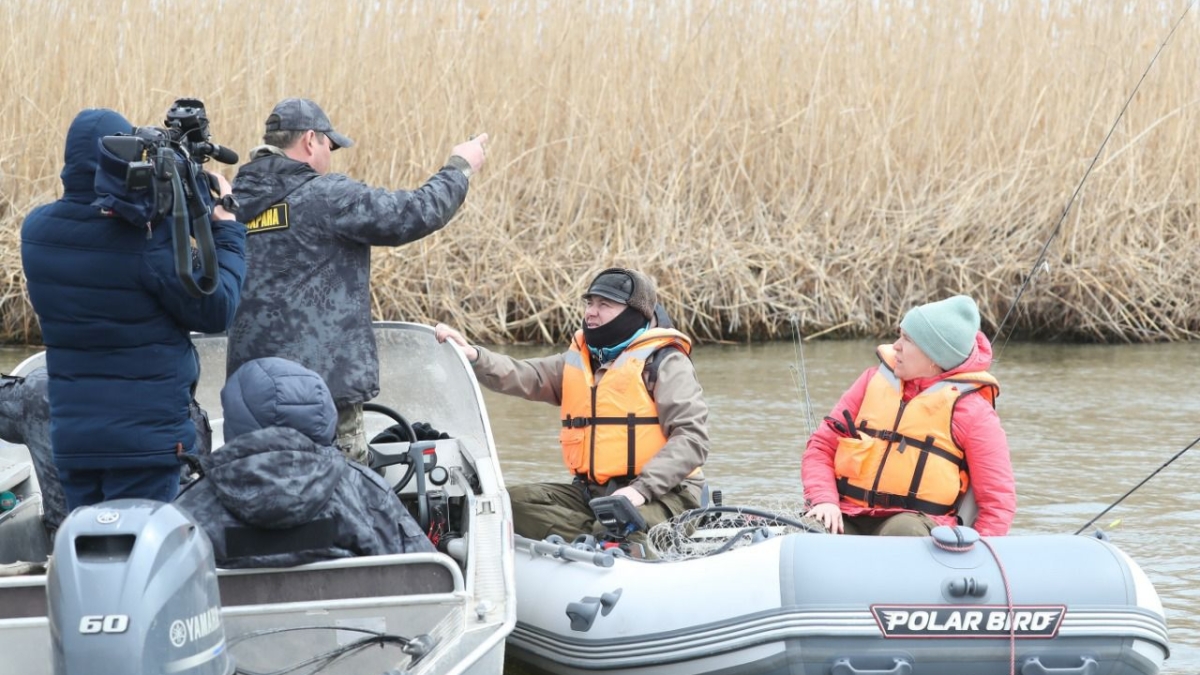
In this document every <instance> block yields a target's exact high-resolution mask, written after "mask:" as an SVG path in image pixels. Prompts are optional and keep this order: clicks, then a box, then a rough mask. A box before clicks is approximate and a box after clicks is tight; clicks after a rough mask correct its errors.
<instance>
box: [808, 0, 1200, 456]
mask: <svg viewBox="0 0 1200 675" xmlns="http://www.w3.org/2000/svg"><path fill="white" fill-rule="evenodd" d="M1193 1H1194V0H1193ZM790 321H791V323H792V340H793V341H794V343H795V345H796V365H795V366H793V368H792V370H793V372H792V379H793V380H795V379H796V371H799V374H800V377H799V380H798V381H797V382H796V387H797V388H798V389H799V390H800V393H801V394H803V395H804V413H805V416H804V421H805V422H807V423H808V435H809V436H812V435H813V434H814V433H815V432H816V430H817V421H816V418H814V417H813V411H812V399H810V398H809V397H808V369H807V368H806V367H805V365H804V336H803V335H802V334H801V333H800V318H799V317H797V316H795V315H793V316H792V317H791V319H790Z"/></svg>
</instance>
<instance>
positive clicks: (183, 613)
mask: <svg viewBox="0 0 1200 675" xmlns="http://www.w3.org/2000/svg"><path fill="white" fill-rule="evenodd" d="M46 594H47V596H48V598H47V599H48V601H49V605H50V606H49V617H50V633H51V640H52V644H53V653H54V672H55V675H160V674H162V673H172V674H174V675H230V674H231V673H232V672H233V669H234V666H233V661H232V659H231V658H230V656H229V653H228V651H227V650H226V648H225V629H224V626H223V625H222V624H221V602H220V599H221V598H220V593H219V591H218V588H217V572H216V564H215V562H214V560H213V553H212V546H211V544H209V542H208V538H207V537H206V536H205V535H204V531H203V530H202V529H201V528H200V527H199V526H197V525H196V523H195V522H193V521H192V520H191V519H190V518H188V517H187V516H186V515H184V513H183V512H182V511H180V510H179V509H177V508H175V507H174V506H172V505H170V504H164V503H162V502H156V501H150V500H146V499H118V500H114V501H110V502H104V503H101V504H97V505H95V506H86V507H83V508H79V509H76V510H75V511H74V512H73V513H72V514H71V515H70V516H69V517H68V518H67V519H66V520H65V521H63V524H62V526H61V527H60V528H59V530H58V536H57V537H55V540H54V557H53V558H52V559H51V563H50V568H49V570H48V572H47V575H46Z"/></svg>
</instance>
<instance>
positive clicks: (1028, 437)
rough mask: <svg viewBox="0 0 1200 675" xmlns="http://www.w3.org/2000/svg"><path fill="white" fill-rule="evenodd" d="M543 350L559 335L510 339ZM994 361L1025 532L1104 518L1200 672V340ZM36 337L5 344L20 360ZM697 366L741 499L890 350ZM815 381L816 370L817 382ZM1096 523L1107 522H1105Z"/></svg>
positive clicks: (1184, 662)
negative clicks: (531, 341) (544, 342)
mask: <svg viewBox="0 0 1200 675" xmlns="http://www.w3.org/2000/svg"><path fill="white" fill-rule="evenodd" d="M506 351H508V353H511V354H515V355H519V356H535V355H542V354H546V353H549V351H550V350H547V349H529V348H526V349H510V350H506ZM1000 351H1001V353H1000V358H999V361H998V363H997V364H996V366H995V367H994V368H993V373H994V374H995V375H996V376H997V377H998V378H999V380H1000V383H1001V395H1000V399H999V401H998V408H999V411H1000V415H1001V418H1002V420H1003V422H1004V428H1005V430H1006V431H1007V433H1008V437H1009V443H1010V446H1011V449H1012V454H1013V465H1014V468H1015V470H1016V475H1017V491H1018V496H1019V499H1020V504H1019V507H1018V513H1017V519H1016V523H1015V525H1014V529H1013V532H1014V534H1033V533H1069V532H1075V531H1076V530H1078V529H1080V528H1081V527H1083V526H1084V524H1085V523H1087V522H1088V521H1089V520H1091V519H1092V518H1093V517H1094V516H1096V515H1097V514H1099V513H1100V512H1101V511H1103V510H1104V509H1105V508H1106V507H1108V506H1109V505H1110V504H1112V503H1113V502H1115V501H1116V500H1117V499H1118V498H1119V497H1121V495H1123V494H1125V493H1126V492H1127V491H1128V490H1130V489H1131V488H1133V487H1134V486H1135V485H1137V484H1138V482H1140V481H1142V480H1143V479H1145V478H1147V477H1148V476H1150V475H1151V474H1152V473H1154V472H1155V471H1157V470H1159V469H1160V468H1161V471H1159V472H1158V473H1157V475H1155V476H1154V477H1153V478H1151V479H1150V480H1149V482H1147V483H1146V484H1145V485H1143V486H1142V487H1140V488H1139V489H1137V490H1136V491H1134V492H1133V494H1132V495H1130V496H1129V497H1128V498H1126V499H1125V500H1124V501H1123V502H1122V503H1121V504H1120V505H1118V506H1117V507H1116V508H1114V509H1113V510H1111V511H1110V512H1109V513H1108V514H1106V515H1105V516H1104V517H1103V518H1101V519H1100V520H1098V521H1097V523H1096V526H1099V527H1102V528H1103V529H1105V530H1106V531H1107V532H1108V533H1109V534H1110V536H1111V537H1112V540H1113V542H1114V543H1116V544H1117V545H1118V546H1120V547H1121V548H1122V549H1124V550H1125V551H1126V552H1127V553H1129V555H1130V556H1131V557H1132V558H1133V559H1134V560H1136V561H1137V562H1138V563H1139V564H1140V565H1141V566H1142V567H1143V568H1144V569H1145V570H1146V572H1147V573H1148V575H1149V576H1150V579H1151V580H1152V581H1153V582H1154V584H1155V586H1156V588H1157V589H1158V592H1159V594H1160V596H1161V597H1162V600H1163V604H1164V605H1165V607H1166V610H1167V620H1168V624H1169V626H1170V634H1171V639H1172V643H1173V645H1172V646H1173V649H1172V655H1171V658H1170V660H1168V661H1167V664H1166V666H1165V668H1164V669H1163V671H1162V672H1163V673H1168V674H1171V675H1194V674H1195V673H1200V610H1198V609H1197V608H1198V607H1200V538H1198V537H1197V535H1196V533H1195V531H1194V530H1193V526H1195V525H1196V524H1197V522H1198V521H1200V491H1198V490H1197V488H1196V487H1195V484H1194V483H1192V476H1193V475H1194V474H1195V473H1196V471H1197V467H1200V448H1196V449H1193V450H1190V451H1188V452H1184V453H1183V454H1182V455H1181V456H1179V457H1178V459H1175V461H1174V462H1172V463H1171V464H1170V465H1169V466H1166V467H1165V468H1162V467H1163V465H1164V464H1166V463H1167V462H1168V461H1169V460H1171V459H1172V457H1175V456H1176V455H1177V454H1178V453H1180V452H1181V451H1182V450H1183V449H1184V448H1186V447H1187V446H1188V445H1189V444H1191V443H1192V442H1193V441H1195V440H1197V437H1200V395H1197V393H1196V388H1195V385H1194V381H1193V378H1194V376H1195V374H1196V372H1197V359H1196V354H1197V347H1196V346H1195V345H1189V344H1171V345H1116V346H1091V345H1087V346H1080V345H1041V344H1037V345H1033V344H1015V343H1014V344H1010V345H1008V346H1007V347H1004V348H1003V349H1001V350H1000ZM26 354H28V350H22V349H0V365H3V369H4V370H5V371H6V372H7V370H8V369H9V368H11V366H12V364H15V363H16V362H17V361H19V360H20V359H21V358H23V356H24V355H26ZM694 356H695V362H696V367H697V370H698V372H699V375H700V381H701V383H702V384H703V386H704V390H705V394H706V398H707V400H708V403H709V406H710V408H711V415H710V423H711V429H710V432H711V436H712V441H713V446H712V451H711V454H710V456H709V463H708V466H707V468H706V474H707V476H708V477H709V479H710V481H711V482H713V483H714V485H715V486H716V487H719V488H720V489H721V490H722V491H723V492H724V494H725V497H726V501H727V502H730V503H732V502H736V501H739V500H741V501H752V500H754V499H755V498H760V497H763V496H775V495H799V494H800V490H801V487H800V453H801V449H802V447H803V441H804V439H805V438H806V437H807V435H808V431H809V429H808V422H807V419H808V415H807V414H806V411H807V406H806V401H808V400H811V403H812V408H813V413H812V417H813V418H814V419H816V420H820V419H821V417H823V416H824V415H825V414H827V412H828V410H829V408H830V407H832V406H833V404H834V403H835V402H836V401H837V398H838V397H839V396H840V395H841V393H842V391H843V389H845V388H846V387H848V386H849V385H850V383H851V382H852V381H853V380H854V378H855V377H857V376H858V374H859V373H861V372H862V370H863V369H864V368H866V367H868V366H870V365H872V364H873V363H874V343H870V342H860V341H849V342H832V341H827V342H819V341H818V342H813V343H809V344H806V345H805V347H804V354H803V356H804V359H803V362H802V363H803V367H801V359H800V358H799V354H798V351H797V349H796V346H795V345H794V344H792V343H776V344H767V345H753V346H708V345H705V346H701V347H699V348H698V349H697V350H696V352H695V354H694ZM801 381H806V382H807V394H806V393H805V392H804V389H805V388H804V387H801V386H800V382H801ZM485 399H486V402H487V405H488V408H489V411H490V414H491V418H492V427H493V431H494V433H495V436H496V441H497V444H498V445H499V448H500V457H501V464H502V466H503V470H504V476H505V480H506V481H507V482H508V483H510V484H515V483H520V482H527V481H535V480H562V479H563V478H564V470H563V468H562V464H561V460H560V458H559V452H558V448H557V439H558V436H557V433H558V432H557V426H558V418H557V411H556V409H555V408H553V407H552V406H548V405H544V404H537V403H529V402H526V401H522V400H519V399H513V398H509V397H504V396H500V395H496V394H492V393H491V392H488V393H487V394H486V395H485ZM1094 527H1095V526H1094Z"/></svg>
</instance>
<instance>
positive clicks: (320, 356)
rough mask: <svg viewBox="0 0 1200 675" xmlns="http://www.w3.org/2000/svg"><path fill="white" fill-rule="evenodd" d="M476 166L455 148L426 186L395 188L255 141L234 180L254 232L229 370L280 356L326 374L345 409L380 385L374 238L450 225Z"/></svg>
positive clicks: (392, 239)
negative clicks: (327, 169) (321, 167)
mask: <svg viewBox="0 0 1200 675" xmlns="http://www.w3.org/2000/svg"><path fill="white" fill-rule="evenodd" d="M467 168H468V165H467V163H466V161H465V160H462V159H461V158H458V157H451V161H450V163H449V164H447V166H445V167H443V168H442V169H441V170H440V171H439V172H438V173H436V174H434V176H433V177H431V178H430V179H429V180H428V181H427V182H426V183H425V185H423V186H421V187H420V188H418V189H417V190H413V191H407V190H397V191H389V190H385V189H381V188H372V187H369V186H367V185H365V184H363V183H360V182H358V181H356V180H353V179H351V178H349V177H348V176H345V175H343V174H332V173H331V174H325V175H322V174H320V173H318V172H317V171H316V170H314V169H313V168H312V167H311V166H310V165H308V164H306V163H304V162H299V161H296V160H293V159H291V158H289V157H287V156H285V155H284V154H283V152H282V151H281V150H279V149H278V148H276V147H274V146H270V145H264V146H260V147H258V148H255V149H254V151H253V152H252V158H251V161H250V163H248V164H247V165H245V166H243V167H242V168H241V169H240V170H239V171H238V175H237V178H236V179H235V181H234V183H233V191H234V196H235V197H236V198H237V200H238V201H239V202H240V205H241V206H240V215H241V216H242V220H243V221H245V222H246V223H247V228H248V229H247V234H248V235H250V236H247V239H246V265H247V270H248V272H247V276H246V283H245V285H244V287H243V289H242V302H241V305H240V306H239V307H238V311H237V315H236V316H235V318H234V321H233V326H232V328H230V330H229V356H228V360H227V363H226V366H227V367H226V371H227V373H233V372H234V371H236V370H237V369H238V367H239V366H241V365H242V364H243V363H245V362H247V361H249V360H251V359H255V358H259V357H263V356H280V357H283V358H287V359H291V360H293V361H296V362H299V363H301V364H304V365H305V366H307V367H308V368H311V369H312V370H314V371H316V372H317V373H318V374H320V375H321V377H323V378H324V379H325V381H326V382H327V383H328V384H329V389H330V392H331V393H332V394H333V399H334V402H335V404H336V405H337V406H338V408H339V409H340V408H343V407H345V406H347V405H352V404H356V403H362V402H363V401H369V400H371V399H372V398H374V397H375V396H376V395H378V393H379V363H378V356H377V352H376V347H375V336H374V334H373V333H372V332H371V291H370V272H371V247H372V246H400V245H402V244H407V243H409V242H412V241H416V240H418V239H421V238H423V237H425V236H428V235H430V234H432V233H434V232H437V231H438V230H440V229H442V228H443V227H445V226H446V224H447V223H448V222H449V221H450V219H451V218H452V217H453V216H454V214H455V212H456V211H457V210H458V208H459V207H460V206H461V205H462V203H463V201H464V200H465V199H466V196H467V172H466V171H467Z"/></svg>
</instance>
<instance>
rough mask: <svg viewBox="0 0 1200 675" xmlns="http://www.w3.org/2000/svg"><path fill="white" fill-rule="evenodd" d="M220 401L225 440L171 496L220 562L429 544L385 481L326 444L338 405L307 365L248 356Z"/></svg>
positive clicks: (312, 557) (289, 562) (278, 562)
mask: <svg viewBox="0 0 1200 675" xmlns="http://www.w3.org/2000/svg"><path fill="white" fill-rule="evenodd" d="M221 404H222V407H223V408H224V411H225V437H226V440H227V442H226V444H225V445H224V446H223V447H222V448H221V449H220V450H217V451H216V452H214V453H212V454H211V455H209V456H207V457H204V458H203V459H202V460H201V465H202V467H203V469H204V477H203V478H201V479H199V480H197V481H196V482H194V483H192V484H191V485H190V486H188V487H187V488H186V489H185V490H184V491H183V492H182V493H181V494H180V495H179V497H178V498H177V499H176V501H175V503H176V504H177V505H178V506H180V507H182V508H183V509H184V510H186V511H187V512H188V513H190V514H191V516H192V517H193V518H194V519H195V520H196V521H197V522H198V523H200V525H201V526H202V527H203V528H204V531H205V533H207V534H208V537H209V539H210V540H212V544H213V552H214V553H215V555H216V559H217V564H218V565H219V566H221V567H290V566H293V565H299V564H303V563H308V562H313V561H316V560H324V559H329V558H344V557H350V556H356V555H380V554H387V553H406V552H413V551H433V550H434V548H433V545H432V544H431V543H430V542H429V539H428V538H426V536H425V535H424V534H423V533H422V532H421V529H420V527H419V526H418V525H417V522H416V520H415V519H414V518H413V517H412V515H411V514H409V513H408V511H407V510H406V509H405V508H404V506H403V505H402V504H401V503H400V500H399V499H398V498H397V497H396V495H395V494H393V493H392V491H391V489H390V488H389V487H388V485H387V483H385V482H384V481H383V479H382V478H380V477H379V476H378V475H377V474H375V473H374V472H373V471H371V470H370V469H367V468H366V467H363V466H361V465H359V464H357V463H354V462H349V461H347V460H346V459H345V458H344V457H342V454H341V453H340V452H339V451H338V450H337V449H336V448H334V447H333V439H334V432H335V428H336V425H337V413H336V411H335V410H334V406H333V400H332V398H330V395H329V390H328V388H326V386H325V383H324V382H323V381H322V380H321V378H320V377H319V376H317V374H316V373H313V372H312V371H310V370H308V369H306V368H304V367H302V366H300V365H298V364H296V363H293V362H291V361H287V360H286V359H280V358H265V359H257V360H255V361H251V362H249V363H247V364H245V365H244V366H242V367H241V368H239V369H238V370H237V372H235V373H234V374H233V376H232V377H231V378H229V381H228V382H226V384H225V387H224V389H222V390H221Z"/></svg>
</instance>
